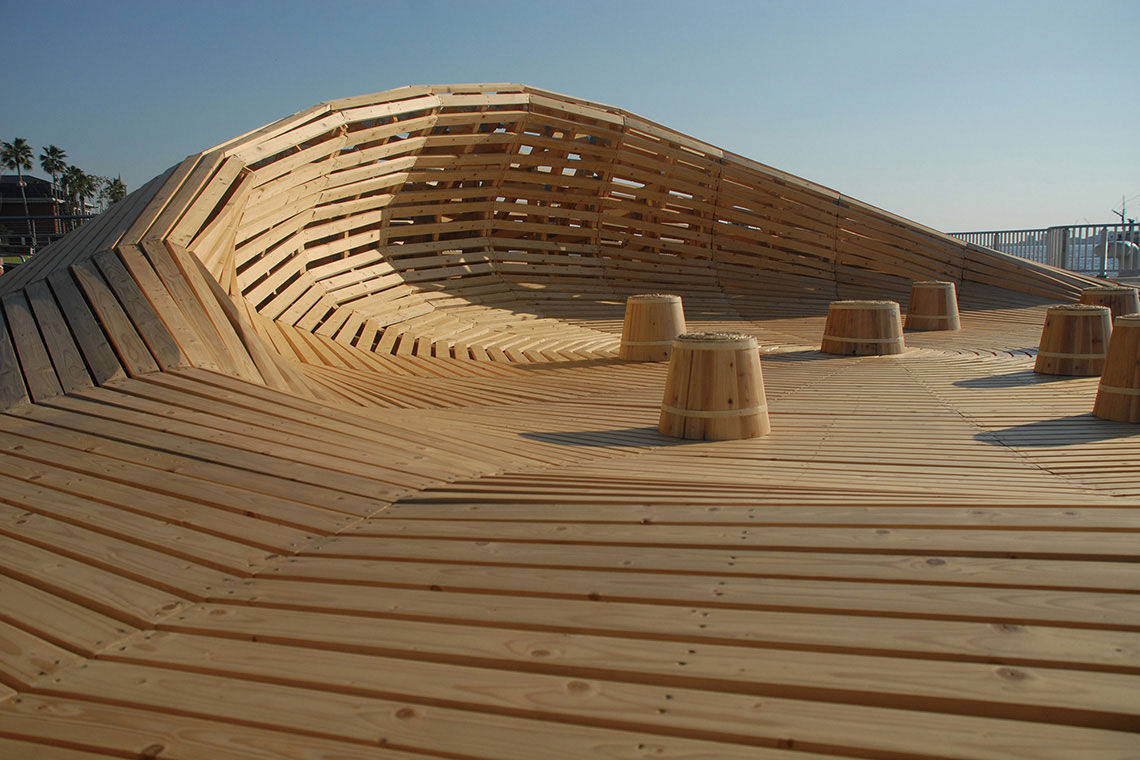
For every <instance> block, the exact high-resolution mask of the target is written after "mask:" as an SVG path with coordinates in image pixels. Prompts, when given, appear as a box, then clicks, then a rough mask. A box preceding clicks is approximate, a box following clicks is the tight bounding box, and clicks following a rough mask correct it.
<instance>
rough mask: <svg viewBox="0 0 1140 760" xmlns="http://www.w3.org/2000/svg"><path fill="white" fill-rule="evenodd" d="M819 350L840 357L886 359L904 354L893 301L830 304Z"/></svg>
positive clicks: (901, 335)
mask: <svg viewBox="0 0 1140 760" xmlns="http://www.w3.org/2000/svg"><path fill="white" fill-rule="evenodd" d="M819 350H820V351H823V352H824V353H825V354H842V355H843V356H886V355H891V354H901V353H902V352H903V351H905V350H906V344H905V343H904V342H903V331H902V317H901V315H900V311H899V305H898V303H896V302H895V301H832V302H831V306H830V307H828V309H827V323H826V324H825V325H824V327H823V340H822V341H821V342H820V345H819Z"/></svg>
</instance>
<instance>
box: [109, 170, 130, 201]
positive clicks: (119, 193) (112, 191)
mask: <svg viewBox="0 0 1140 760" xmlns="http://www.w3.org/2000/svg"><path fill="white" fill-rule="evenodd" d="M106 191H107V200H109V201H110V202H111V203H118V202H119V201H121V200H122V199H123V198H126V197H127V186H126V184H125V183H124V182H123V178H122V177H121V176H119V177H115V178H114V179H113V180H109V181H108V182H107V185H106Z"/></svg>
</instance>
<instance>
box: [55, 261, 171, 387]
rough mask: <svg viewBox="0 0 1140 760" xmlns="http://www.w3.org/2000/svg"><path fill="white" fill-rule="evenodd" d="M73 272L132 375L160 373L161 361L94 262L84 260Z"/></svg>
mask: <svg viewBox="0 0 1140 760" xmlns="http://www.w3.org/2000/svg"><path fill="white" fill-rule="evenodd" d="M71 272H72V274H74V275H75V279H76V280H78V282H79V285H80V287H81V288H82V289H83V291H84V293H85V294H86V295H87V300H88V302H89V303H90V304H91V307H92V308H93V309H94V312H95V314H96V316H97V318H98V320H99V324H100V326H101V327H102V328H103V331H104V333H106V335H107V338H108V340H109V341H110V343H111V345H112V346H114V348H115V353H116V354H117V355H118V357H119V361H120V362H121V363H122V365H123V368H124V369H125V370H126V371H127V374H129V375H131V376H132V377H133V376H135V375H142V374H146V373H147V372H157V371H158V364H156V363H155V361H154V357H153V356H151V354H150V351H149V350H148V349H147V346H146V343H144V342H143V340H142V338H141V337H140V336H139V334H138V332H136V331H135V327H134V325H133V324H132V323H131V321H130V319H129V318H128V317H127V315H126V314H125V313H124V312H123V309H122V307H121V306H120V305H119V302H118V300H117V299H116V298H115V295H114V293H113V292H112V291H111V289H110V287H108V285H107V282H106V281H105V280H104V279H103V277H102V275H101V274H100V273H99V271H98V270H97V269H96V268H95V265H94V264H93V263H92V262H91V261H89V260H88V261H80V262H78V263H76V264H73V265H72V267H71Z"/></svg>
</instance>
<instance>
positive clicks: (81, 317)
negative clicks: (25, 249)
mask: <svg viewBox="0 0 1140 760" xmlns="http://www.w3.org/2000/svg"><path fill="white" fill-rule="evenodd" d="M48 283H49V284H50V285H51V290H52V292H53V293H54V294H55V297H56V299H57V300H58V302H59V307H60V310H61V311H62V312H63V314H64V316H65V317H66V319H67V325H68V328H69V329H70V330H71V332H72V334H73V335H75V340H76V342H77V343H78V346H79V350H80V351H81V352H83V358H84V360H85V361H86V363H87V366H88V368H89V369H90V371H91V373H92V376H93V379H94V380H95V382H96V383H100V384H102V383H106V382H108V381H110V380H121V379H123V378H125V377H126V376H127V375H126V373H125V372H124V371H123V365H122V364H120V363H119V357H118V356H116V354H115V350H114V349H113V348H112V347H111V344H110V343H108V342H107V337H106V336H105V335H104V334H103V330H102V328H100V326H99V323H98V321H97V320H96V319H95V315H94V314H92V313H91V309H90V308H88V306H87V302H86V301H85V300H84V298H83V294H82V293H80V292H79V288H78V287H76V285H75V280H73V279H72V277H71V274H70V273H69V272H67V271H66V270H63V271H57V272H53V273H52V274H51V276H49V277H48Z"/></svg>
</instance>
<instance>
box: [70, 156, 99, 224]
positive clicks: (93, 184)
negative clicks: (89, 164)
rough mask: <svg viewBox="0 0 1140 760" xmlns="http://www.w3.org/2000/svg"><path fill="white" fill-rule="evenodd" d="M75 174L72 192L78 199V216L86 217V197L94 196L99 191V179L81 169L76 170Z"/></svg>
mask: <svg viewBox="0 0 1140 760" xmlns="http://www.w3.org/2000/svg"><path fill="white" fill-rule="evenodd" d="M72 168H74V167H72ZM75 172H76V173H75V177H74V179H73V182H74V184H73V186H72V192H74V193H75V195H76V197H77V198H78V199H79V214H80V216H86V214H87V196H89V195H94V194H95V193H97V192H98V191H99V177H96V176H95V175H94V174H87V173H86V172H84V171H83V170H82V169H76V170H75Z"/></svg>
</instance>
